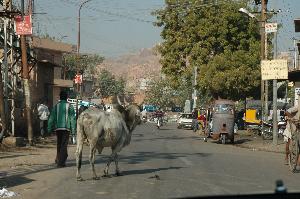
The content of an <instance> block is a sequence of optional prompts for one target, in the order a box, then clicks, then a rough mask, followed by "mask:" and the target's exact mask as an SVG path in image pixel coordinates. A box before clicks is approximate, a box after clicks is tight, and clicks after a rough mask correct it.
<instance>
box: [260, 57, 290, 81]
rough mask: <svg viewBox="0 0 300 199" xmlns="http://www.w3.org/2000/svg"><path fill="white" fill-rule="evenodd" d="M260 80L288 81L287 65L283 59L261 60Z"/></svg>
mask: <svg viewBox="0 0 300 199" xmlns="http://www.w3.org/2000/svg"><path fill="white" fill-rule="evenodd" d="M261 79H262V80H272V79H288V65H287V60H285V59H274V60H262V61H261Z"/></svg>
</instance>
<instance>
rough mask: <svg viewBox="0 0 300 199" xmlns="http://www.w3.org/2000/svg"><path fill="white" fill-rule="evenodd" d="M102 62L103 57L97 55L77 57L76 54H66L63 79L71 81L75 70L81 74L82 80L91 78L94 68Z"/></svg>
mask: <svg viewBox="0 0 300 199" xmlns="http://www.w3.org/2000/svg"><path fill="white" fill-rule="evenodd" d="M103 60H104V57H102V56H100V55H97V54H89V55H80V56H79V57H78V56H77V55H76V54H66V55H64V66H65V69H66V73H65V78H66V79H73V78H74V77H75V74H76V72H77V70H79V71H80V73H81V74H83V76H84V78H92V77H93V75H94V74H95V68H96V66H97V65H99V64H101V63H102V62H103Z"/></svg>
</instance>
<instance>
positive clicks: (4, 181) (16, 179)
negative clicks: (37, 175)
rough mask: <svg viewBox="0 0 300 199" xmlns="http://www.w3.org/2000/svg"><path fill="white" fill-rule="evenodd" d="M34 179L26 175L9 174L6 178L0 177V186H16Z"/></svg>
mask: <svg viewBox="0 0 300 199" xmlns="http://www.w3.org/2000/svg"><path fill="white" fill-rule="evenodd" d="M33 181H34V180H32V179H29V178H26V177H24V176H8V177H5V178H0V188H2V187H6V188H9V187H14V186H17V185H21V184H26V183H31V182H33Z"/></svg>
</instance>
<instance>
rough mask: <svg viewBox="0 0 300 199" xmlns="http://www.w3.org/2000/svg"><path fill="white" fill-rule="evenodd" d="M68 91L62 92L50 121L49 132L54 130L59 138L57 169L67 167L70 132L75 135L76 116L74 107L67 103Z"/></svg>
mask: <svg viewBox="0 0 300 199" xmlns="http://www.w3.org/2000/svg"><path fill="white" fill-rule="evenodd" d="M67 98H68V94H67V92H66V91H61V92H60V101H59V102H58V103H57V104H56V105H55V106H54V107H53V109H52V111H51V114H50V118H49V120H48V132H52V131H53V130H54V131H55V132H56V136H57V154H56V159H55V163H56V164H57V167H65V166H66V160H67V157H68V149H67V148H68V141H69V135H70V132H71V133H73V134H75V130H76V116H75V111H74V108H73V106H71V105H70V104H69V103H68V102H67Z"/></svg>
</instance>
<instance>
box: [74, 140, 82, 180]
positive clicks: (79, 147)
mask: <svg viewBox="0 0 300 199" xmlns="http://www.w3.org/2000/svg"><path fill="white" fill-rule="evenodd" d="M82 148H83V143H79V142H77V149H76V154H75V155H76V165H77V172H76V178H77V180H78V181H82V180H83V179H82V177H81V174H80V169H81V161H82Z"/></svg>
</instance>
